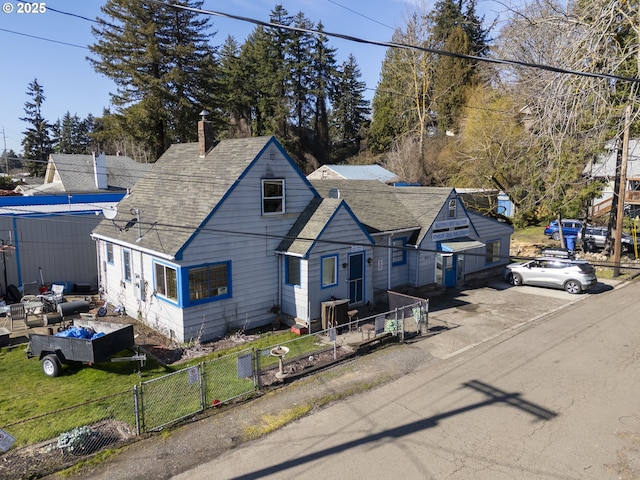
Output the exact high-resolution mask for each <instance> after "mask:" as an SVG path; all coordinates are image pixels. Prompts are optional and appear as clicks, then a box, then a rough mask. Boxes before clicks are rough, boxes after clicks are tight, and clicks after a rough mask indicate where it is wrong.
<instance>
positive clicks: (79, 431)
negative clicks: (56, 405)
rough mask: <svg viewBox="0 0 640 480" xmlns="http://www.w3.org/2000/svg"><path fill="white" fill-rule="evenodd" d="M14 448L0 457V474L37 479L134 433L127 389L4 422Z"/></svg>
mask: <svg viewBox="0 0 640 480" xmlns="http://www.w3.org/2000/svg"><path fill="white" fill-rule="evenodd" d="M2 429H3V430H4V431H6V432H9V433H10V434H11V436H12V437H14V438H15V445H16V446H17V447H14V448H12V449H10V450H9V451H7V452H6V453H4V454H2V455H1V456H0V478H2V479H7V480H9V479H24V478H39V477H41V476H44V475H47V474H49V473H52V472H55V471H59V470H61V469H63V468H65V467H68V466H70V465H73V464H75V463H77V462H78V460H79V459H81V458H83V457H86V456H89V455H92V454H94V453H96V452H98V451H100V450H103V449H105V448H108V447H112V446H115V445H120V444H122V443H124V442H126V441H129V440H131V439H132V438H134V437H136V436H137V435H138V434H139V430H138V428H137V420H136V413H135V408H134V397H133V393H132V392H131V390H127V391H125V392H121V393H117V394H114V395H109V396H106V397H101V398H97V399H94V400H91V401H88V402H86V403H82V404H80V405H74V406H71V407H67V408H64V409H60V410H54V411H52V412H49V413H47V414H44V415H39V416H37V417H32V418H28V419H25V420H21V421H19V422H15V423H12V424H9V425H5V426H3V428H2Z"/></svg>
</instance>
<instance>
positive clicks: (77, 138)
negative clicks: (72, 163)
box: [53, 112, 91, 154]
mask: <svg viewBox="0 0 640 480" xmlns="http://www.w3.org/2000/svg"><path fill="white" fill-rule="evenodd" d="M53 132H54V146H53V150H54V151H55V152H56V153H73V154H86V153H90V149H89V146H90V143H91V138H90V137H89V134H90V132H91V130H90V126H89V124H88V122H87V120H81V119H80V117H78V115H77V114H75V115H71V113H69V112H67V113H65V114H64V116H63V117H62V119H58V121H57V122H56V123H55V125H54V127H53Z"/></svg>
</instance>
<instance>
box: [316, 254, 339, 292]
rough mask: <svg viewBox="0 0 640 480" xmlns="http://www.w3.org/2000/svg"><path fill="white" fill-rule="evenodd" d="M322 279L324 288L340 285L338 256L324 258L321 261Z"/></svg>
mask: <svg viewBox="0 0 640 480" xmlns="http://www.w3.org/2000/svg"><path fill="white" fill-rule="evenodd" d="M320 261H321V262H322V263H321V264H320V277H321V279H322V288H328V287H334V286H336V285H337V284H338V255H330V256H326V257H322V258H321V260H320Z"/></svg>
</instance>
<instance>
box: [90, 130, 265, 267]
mask: <svg viewBox="0 0 640 480" xmlns="http://www.w3.org/2000/svg"><path fill="white" fill-rule="evenodd" d="M272 141H275V139H274V138H273V137H271V136H265V137H252V138H240V139H231V140H222V141H220V142H219V143H218V144H217V145H216V146H215V147H214V148H213V149H211V150H210V151H209V152H208V153H207V155H206V156H204V157H200V155H199V144H198V143H184V144H176V145H172V146H171V147H170V148H169V149H168V150H167V151H166V152H165V153H164V155H162V157H160V158H159V159H158V161H157V162H156V163H155V164H153V167H152V168H151V170H150V171H149V172H148V173H147V174H146V175H145V176H144V177H143V178H142V179H141V180H140V181H139V182H138V183H137V184H136V185H135V187H134V188H133V189H132V191H131V194H130V195H129V196H128V197H126V198H124V199H122V200H121V201H120V203H119V204H118V214H117V216H116V218H115V219H114V221H113V222H112V221H111V220H103V221H102V222H100V224H99V225H98V226H97V227H96V228H95V230H94V234H96V235H101V236H105V237H110V238H113V239H116V240H121V241H123V242H127V243H136V244H137V245H139V246H140V247H142V248H145V249H149V250H152V251H156V252H159V253H163V254H165V255H166V256H168V257H170V258H171V257H175V256H176V255H177V254H178V252H179V251H180V250H181V249H182V248H183V246H184V245H185V244H186V243H187V242H188V241H189V239H190V238H191V237H192V236H193V235H194V233H195V232H196V231H197V229H198V228H200V227H202V225H203V223H204V222H205V221H206V220H207V219H208V218H209V216H210V215H211V214H212V212H213V211H214V209H215V208H216V206H217V205H218V203H219V202H220V201H221V200H222V199H223V198H224V196H225V195H226V194H227V193H228V192H229V191H230V190H231V189H232V188H233V187H234V185H235V184H236V183H237V182H238V180H239V179H240V178H241V177H242V174H243V172H244V171H245V170H246V169H247V168H248V167H249V166H250V165H251V163H252V162H253V161H254V160H255V159H256V158H257V157H258V156H259V154H260V153H261V151H262V150H264V149H265V148H267V146H268V144H269V143H270V142H272ZM185 186H186V188H184V187H185ZM132 209H134V210H135V209H138V210H140V223H141V227H140V228H141V233H142V234H143V235H142V238H140V239H139V240H138V227H137V226H133V227H132V228H129V229H128V230H126V231H125V230H122V231H121V230H119V228H118V226H119V227H120V228H122V227H123V226H124V225H125V224H126V223H127V222H128V221H130V220H132V218H133V217H134V216H135V215H133V214H132V213H131V210H132Z"/></svg>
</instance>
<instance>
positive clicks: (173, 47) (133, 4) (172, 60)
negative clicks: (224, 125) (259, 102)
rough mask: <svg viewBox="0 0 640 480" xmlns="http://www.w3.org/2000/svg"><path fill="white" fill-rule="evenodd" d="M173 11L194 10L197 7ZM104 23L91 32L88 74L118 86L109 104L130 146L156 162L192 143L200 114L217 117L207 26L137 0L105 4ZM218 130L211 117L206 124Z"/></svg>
mask: <svg viewBox="0 0 640 480" xmlns="http://www.w3.org/2000/svg"><path fill="white" fill-rule="evenodd" d="M177 3H178V4H179V5H182V6H187V7H193V8H196V9H197V8H200V7H201V6H202V3H203V2H202V0H181V1H179V2H177ZM101 11H102V13H103V14H104V15H105V17H106V18H98V27H97V28H92V31H93V34H94V35H95V37H96V38H97V41H96V43H95V44H93V45H91V46H90V49H91V51H92V52H93V53H94V55H95V56H96V57H95V58H89V61H90V62H91V63H92V65H93V67H94V69H95V70H96V71H97V72H98V73H101V74H103V75H105V76H107V77H109V78H111V79H112V80H113V81H114V82H115V83H116V85H117V86H118V88H117V92H116V93H114V94H112V102H113V104H114V105H115V106H116V107H117V108H118V112H119V114H120V115H122V116H123V120H124V122H125V123H126V124H127V127H128V129H127V130H125V131H126V132H127V134H128V135H130V136H131V138H132V140H133V142H135V143H138V142H142V143H144V144H145V145H146V146H147V148H148V149H150V150H151V151H152V152H153V153H154V156H155V157H156V158H157V157H159V156H160V155H162V153H164V151H165V150H166V148H167V147H168V146H169V145H170V144H171V143H173V142H185V141H192V140H194V139H195V138H196V137H197V130H196V128H195V123H196V122H197V119H198V113H199V112H200V111H201V110H202V109H206V110H208V111H209V112H212V113H215V112H218V106H219V103H218V101H217V99H216V98H214V97H213V95H212V92H215V91H216V88H215V81H216V80H217V76H216V72H215V64H214V54H215V52H214V51H213V50H212V49H211V47H210V46H209V43H208V42H209V39H210V37H211V35H209V34H207V33H206V31H207V29H208V28H209V26H210V24H209V19H208V18H207V17H201V16H199V15H198V14H197V13H196V12H194V11H192V10H185V9H180V8H172V7H170V6H165V5H159V4H156V3H151V2H148V3H147V2H144V1H138V0H107V2H106V3H105V5H104V6H102V7H101ZM209 120H211V121H214V122H215V123H216V125H217V126H218V127H220V125H221V122H220V119H219V118H218V117H217V116H213V117H211V118H209Z"/></svg>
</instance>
